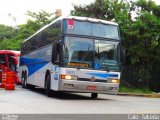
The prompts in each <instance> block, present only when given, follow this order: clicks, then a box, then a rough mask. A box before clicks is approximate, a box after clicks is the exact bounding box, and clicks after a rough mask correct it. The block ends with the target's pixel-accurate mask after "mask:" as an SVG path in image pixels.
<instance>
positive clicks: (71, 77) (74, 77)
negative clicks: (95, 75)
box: [60, 75, 78, 80]
mask: <svg viewBox="0 0 160 120" xmlns="http://www.w3.org/2000/svg"><path fill="white" fill-rule="evenodd" d="M60 78H61V79H65V80H77V78H78V77H77V76H76V75H60Z"/></svg>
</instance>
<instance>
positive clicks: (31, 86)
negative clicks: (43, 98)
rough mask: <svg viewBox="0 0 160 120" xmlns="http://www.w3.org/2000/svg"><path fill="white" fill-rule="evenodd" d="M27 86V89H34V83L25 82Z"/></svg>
mask: <svg viewBox="0 0 160 120" xmlns="http://www.w3.org/2000/svg"><path fill="white" fill-rule="evenodd" d="M27 88H29V89H31V90H34V89H35V85H30V84H27Z"/></svg>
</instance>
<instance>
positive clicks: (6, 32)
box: [0, 11, 54, 50]
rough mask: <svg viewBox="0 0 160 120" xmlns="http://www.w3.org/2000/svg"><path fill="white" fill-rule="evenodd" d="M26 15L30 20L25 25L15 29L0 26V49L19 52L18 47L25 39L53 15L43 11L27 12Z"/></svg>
mask: <svg viewBox="0 0 160 120" xmlns="http://www.w3.org/2000/svg"><path fill="white" fill-rule="evenodd" d="M27 15H28V16H30V17H31V19H28V20H27V23H26V24H22V25H19V26H17V29H15V28H12V27H8V26H5V25H0V49H12V50H20V45H21V43H22V42H23V41H24V40H25V39H27V38H28V37H29V36H31V35H32V34H34V33H35V32H36V31H37V30H39V29H40V28H42V27H43V26H45V25H46V24H48V23H50V22H51V21H52V20H53V19H54V16H52V15H53V13H47V12H45V11H40V12H38V13H35V12H31V11H28V12H27Z"/></svg>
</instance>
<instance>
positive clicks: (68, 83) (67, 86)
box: [58, 80, 119, 94]
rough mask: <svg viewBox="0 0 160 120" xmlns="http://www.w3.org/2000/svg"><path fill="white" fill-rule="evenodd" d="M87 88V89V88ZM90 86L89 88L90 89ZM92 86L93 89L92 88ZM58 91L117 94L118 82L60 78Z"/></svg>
mask: <svg viewBox="0 0 160 120" xmlns="http://www.w3.org/2000/svg"><path fill="white" fill-rule="evenodd" d="M88 88H89V89H88ZM90 88H91V89H90ZM92 88H94V89H92ZM58 90H59V91H73V92H87V93H107V94H117V93H118V90H119V84H118V83H104V82H103V83H101V82H88V81H76V80H60V84H59V89H58Z"/></svg>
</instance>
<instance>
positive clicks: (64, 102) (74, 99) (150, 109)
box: [0, 86, 160, 114]
mask: <svg viewBox="0 0 160 120" xmlns="http://www.w3.org/2000/svg"><path fill="white" fill-rule="evenodd" d="M8 113H9V114H10V113H12V114H136V113H138V114H144V113H150V114H153V113H160V98H145V97H132V96H117V95H106V94H99V96H98V99H96V100H92V99H91V98H90V94H88V93H63V94H60V95H56V96H53V97H51V98H48V97H47V96H46V95H45V92H44V90H42V89H40V88H37V89H35V90H28V89H23V88H21V86H17V87H16V90H15V91H6V90H4V89H0V114H8Z"/></svg>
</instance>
